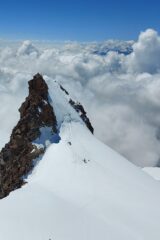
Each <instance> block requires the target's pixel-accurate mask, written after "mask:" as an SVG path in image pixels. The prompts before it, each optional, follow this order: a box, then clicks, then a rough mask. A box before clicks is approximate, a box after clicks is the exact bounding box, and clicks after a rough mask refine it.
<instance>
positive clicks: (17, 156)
mask: <svg viewBox="0 0 160 240" xmlns="http://www.w3.org/2000/svg"><path fill="white" fill-rule="evenodd" d="M28 84H29V95H28V97H27V98H26V99H25V102H24V103H23V104H22V105H21V107H20V109H19V112H20V120H19V122H18V123H17V125H16V126H15V127H14V129H13V131H12V134H11V137H10V141H9V142H8V143H7V144H6V145H5V147H4V148H3V149H2V150H1V152H0V198H4V197H5V196H7V195H8V194H9V193H10V192H11V191H13V190H15V189H17V188H20V187H21V186H22V185H23V184H24V183H25V180H24V179H25V177H26V175H27V174H28V173H29V172H30V171H31V170H32V168H33V166H34V160H36V159H38V158H39V157H40V155H42V154H43V153H44V151H45V148H46V143H45V141H49V140H51V141H52V139H54V141H56V140H55V139H56V138H54V137H57V136H58V134H57V120H56V116H55V113H54V110H53V107H52V106H51V104H50V102H49V94H48V86H47V84H46V82H45V81H44V79H43V77H42V76H41V75H40V74H36V75H35V76H34V77H33V79H32V80H30V81H29V82H28ZM60 88H61V90H62V91H64V92H65V94H66V95H68V101H69V104H70V105H71V106H72V107H73V108H74V109H75V111H76V112H77V113H78V114H79V116H80V117H81V119H82V120H83V121H84V123H85V124H86V126H87V127H88V129H89V130H90V131H91V132H92V133H93V131H94V129H93V127H92V125H91V123H90V120H89V118H88V117H87V115H86V112H85V110H84V108H83V106H82V105H81V104H80V103H76V102H74V101H73V100H72V99H70V98H69V93H68V92H67V91H66V90H65V89H64V88H63V87H62V86H61V85H60ZM45 131H46V132H47V135H46V134H45V139H44V136H43V134H44V132H45ZM55 134H56V135H55ZM46 136H47V139H46ZM42 139H43V141H41V140H42Z"/></svg>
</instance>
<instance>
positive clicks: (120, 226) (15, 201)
mask: <svg viewBox="0 0 160 240" xmlns="http://www.w3.org/2000/svg"><path fill="white" fill-rule="evenodd" d="M45 80H46V82H47V84H48V87H49V104H50V105H51V106H52V107H53V109H54V113H55V117H56V129H57V134H58V137H59V140H58V141H55V139H54V138H53V139H52V140H51V141H49V142H48V141H47V143H46V141H45V140H46V139H47V138H48V136H50V134H48V128H45V129H43V131H42V132H41V136H43V137H39V139H37V140H36V143H34V144H37V146H39V145H40V146H41V145H42V146H44V145H45V148H47V149H46V152H45V153H44V155H43V157H42V159H39V161H38V162H37V163H36V166H35V167H34V168H33V171H32V172H31V173H30V174H29V175H27V179H25V181H27V182H28V184H25V185H24V186H22V187H21V188H19V189H18V190H15V191H13V192H12V193H11V194H10V195H9V196H8V197H6V198H4V199H2V200H0V213H1V214H0V226H1V228H0V239H2V240H128V239H129V240H159V239H160V232H159V219H160V208H159V203H160V183H159V182H158V181H155V180H154V179H152V178H151V177H150V176H149V175H147V174H146V173H145V172H143V171H142V170H141V169H140V168H138V167H136V166H134V165H133V164H131V163H130V162H128V161H127V160H126V159H125V158H123V157H122V156H120V155H119V154H118V153H116V152H115V151H113V150H112V149H110V148H109V147H107V146H106V145H104V144H103V143H101V142H100V141H99V140H97V139H96V138H95V137H94V135H93V134H92V131H91V129H89V128H88V125H87V123H88V121H89V119H88V118H87V116H86V117H84V115H82V112H81V110H79V107H78V109H77V108H76V109H75V107H73V106H72V104H70V96H69V94H67V93H66V92H65V91H62V89H61V87H60V86H59V84H58V83H56V82H54V81H53V79H50V78H45ZM78 105H79V104H78ZM80 109H81V108H80ZM87 119H88V120H87ZM88 124H89V123H88ZM56 136H57V135H56Z"/></svg>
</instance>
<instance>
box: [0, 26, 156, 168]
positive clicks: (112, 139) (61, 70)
mask: <svg viewBox="0 0 160 240" xmlns="http://www.w3.org/2000/svg"><path fill="white" fill-rule="evenodd" d="M117 44H118V45H117ZM132 44H133V53H131V54H130V55H124V54H118V53H117V52H116V51H117V46H118V48H120V49H121V50H123V51H124V53H126V52H127V49H129V51H130V49H131V42H129V43H126V42H115V48H114V42H113V41H109V42H104V43H101V44H100V43H90V44H80V43H75V42H74V43H72V42H70V43H66V44H65V43H64V44H48V43H46V44H44V43H43V44H40V43H31V42H29V41H25V42H24V43H22V44H21V45H20V46H19V43H17V45H16V46H15V45H14V46H13V45H8V47H6V48H4V47H2V46H1V47H0V118H1V128H0V136H1V139H0V147H2V146H3V145H4V144H5V143H6V142H7V140H8V138H9V135H10V133H11V129H12V127H13V126H14V125H15V124H16V121H17V120H18V117H19V115H18V111H17V109H18V108H19V106H20V104H21V102H22V101H23V100H24V98H25V96H26V95H27V81H28V80H29V79H30V78H31V77H32V75H34V74H35V73H37V72H40V73H42V74H45V75H47V76H49V77H52V78H53V79H56V80H57V81H59V82H60V83H62V84H63V85H64V87H66V88H67V90H69V91H70V92H71V95H72V96H73V97H74V98H75V99H77V100H80V101H81V102H82V103H83V104H84V106H85V108H86V110H87V112H88V115H89V117H90V118H91V121H92V122H93V125H94V127H95V134H96V136H98V138H100V139H101V140H102V141H104V142H105V143H106V144H108V145H110V146H111V147H112V148H114V149H116V150H117V151H119V152H120V153H121V154H123V155H124V156H126V157H127V158H128V159H129V160H130V161H132V162H134V163H136V164H138V165H140V166H152V165H155V164H156V163H157V162H158V161H159V159H160V141H159V140H158V138H160V73H159V72H160V71H159V70H160V37H159V35H158V33H157V32H155V31H154V30H151V29H149V30H147V31H145V32H142V33H141V34H140V36H139V38H138V40H137V42H135V43H132ZM3 45H4V44H3ZM109 48H111V50H112V51H110V52H108V49H109ZM95 50H96V51H95ZM98 50H99V51H98ZM102 51H103V54H101V53H102ZM105 51H106V52H105ZM107 52H108V53H107ZM106 53H107V54H106ZM10 115H11V117H10ZM8 116H9V117H8ZM157 136H158V137H157Z"/></svg>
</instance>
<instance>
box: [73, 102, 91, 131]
mask: <svg viewBox="0 0 160 240" xmlns="http://www.w3.org/2000/svg"><path fill="white" fill-rule="evenodd" d="M69 103H70V104H71V106H72V107H73V108H74V109H75V110H76V112H77V113H79V115H80V117H81V119H82V120H83V122H84V123H85V124H86V126H87V128H88V129H89V130H90V131H91V133H94V128H93V127H92V124H91V122H90V120H89V118H88V117H87V113H86V111H85V110H84V108H83V106H82V105H81V104H80V103H76V102H74V101H73V100H72V99H70V100H69Z"/></svg>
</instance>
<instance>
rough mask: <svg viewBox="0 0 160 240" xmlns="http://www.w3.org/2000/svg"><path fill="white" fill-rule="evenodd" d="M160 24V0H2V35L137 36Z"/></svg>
mask: <svg viewBox="0 0 160 240" xmlns="http://www.w3.org/2000/svg"><path fill="white" fill-rule="evenodd" d="M146 28H154V29H155V30H157V31H159V28H160V1H158V0H152V1H151V0H134V1H133V0H96V1H95V0H59V1H58V0H45V1H44V0H43V1H42V0H39V1H38V0H21V1H20V0H16V1H15V0H4V1H1V0H0V38H9V39H38V40H41V39H42V40H58V41H59V40H60V41H64V40H77V41H95V40H96V41H103V40H105V39H111V38H112V39H126V40H129V39H136V38H137V36H138V34H139V32H140V31H143V30H145V29H146Z"/></svg>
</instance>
